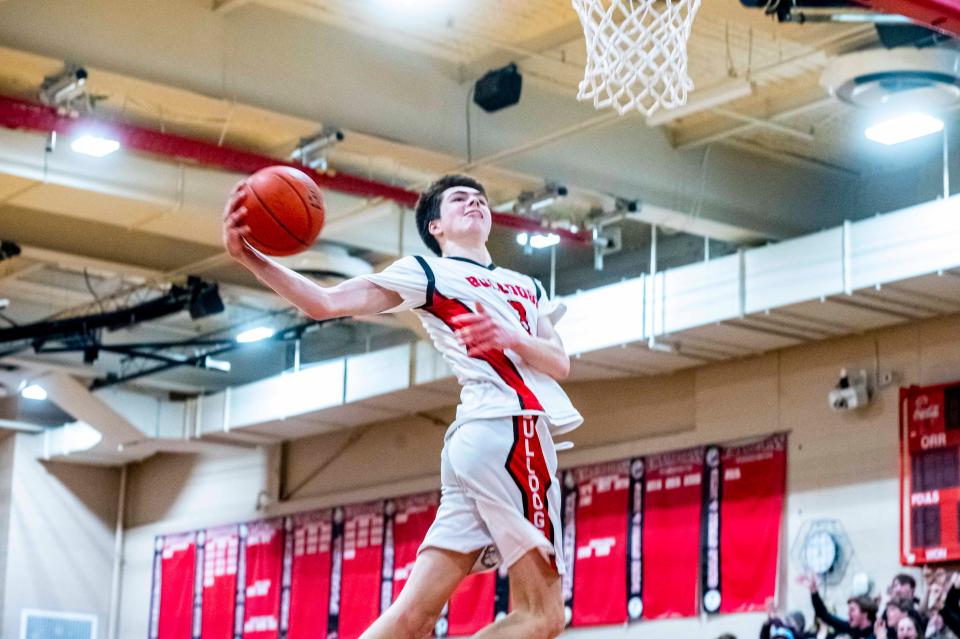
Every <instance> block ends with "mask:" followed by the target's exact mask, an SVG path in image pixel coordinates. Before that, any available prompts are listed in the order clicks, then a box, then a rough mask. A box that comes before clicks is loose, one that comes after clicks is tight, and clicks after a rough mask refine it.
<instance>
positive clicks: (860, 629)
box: [800, 575, 877, 639]
mask: <svg viewBox="0 0 960 639" xmlns="http://www.w3.org/2000/svg"><path fill="white" fill-rule="evenodd" d="M800 583H801V584H802V585H804V586H806V587H807V588H809V589H810V602H811V603H812V604H813V613H814V615H816V617H817V619H819V620H820V621H822V622H823V623H825V624H827V625H828V626H830V627H831V628H833V630H834V635H835V636H843V635H846V636H848V637H850V639H874V624H875V623H876V620H877V604H876V602H875V601H874V600H873V599H871V598H870V597H867V596H863V595H861V596H859V597H850V598H849V599H847V619H841V618H840V617H837V616H835V615H832V614H830V611H829V610H827V606H826V605H825V604H824V603H823V599H821V598H820V593H819V588H818V586H817V579H816V577H814V576H813V575H805V576H803V577H801V578H800Z"/></svg>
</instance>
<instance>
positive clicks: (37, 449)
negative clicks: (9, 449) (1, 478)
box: [0, 434, 120, 639]
mask: <svg viewBox="0 0 960 639" xmlns="http://www.w3.org/2000/svg"><path fill="white" fill-rule="evenodd" d="M11 442H12V443H13V448H14V451H13V466H12V481H11V490H10V495H11V499H10V510H9V513H10V517H9V536H8V545H7V570H6V588H5V601H4V604H3V616H2V629H0V636H2V637H3V639H16V638H18V637H19V636H20V635H19V632H20V614H21V610H22V609H24V608H37V609H42V610H54V611H62V612H80V613H86V614H93V615H96V616H97V620H98V621H97V635H98V637H100V638H101V639H102V638H104V637H106V636H107V627H108V617H109V611H110V580H111V576H112V573H113V560H114V530H115V526H116V517H117V497H118V494H119V478H120V472H119V471H118V470H117V469H115V468H102V467H96V466H81V465H74V464H47V463H43V462H40V461H38V459H37V457H38V456H39V455H40V454H41V452H42V449H41V445H42V443H43V439H42V438H40V437H38V436H35V435H28V434H17V435H15V436H13V437H10V438H8V439H6V440H4V441H3V442H0V446H2V445H3V444H9V443H11Z"/></svg>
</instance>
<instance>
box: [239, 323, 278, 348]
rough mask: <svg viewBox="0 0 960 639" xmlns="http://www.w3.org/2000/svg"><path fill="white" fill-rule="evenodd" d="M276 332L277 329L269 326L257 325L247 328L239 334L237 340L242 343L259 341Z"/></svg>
mask: <svg viewBox="0 0 960 639" xmlns="http://www.w3.org/2000/svg"><path fill="white" fill-rule="evenodd" d="M275 332H276V331H274V330H273V329H272V328H270V327H268V326H257V327H256V328H251V329H248V330H245V331H243V332H242V333H240V334H239V335H237V342H239V343H240V344H249V343H251V342H259V341H260V340H264V339H270V338H271V337H273V334H274V333H275Z"/></svg>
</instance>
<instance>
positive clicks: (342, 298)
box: [223, 176, 582, 639]
mask: <svg viewBox="0 0 960 639" xmlns="http://www.w3.org/2000/svg"><path fill="white" fill-rule="evenodd" d="M244 188H245V187H244V185H243V182H241V183H240V184H238V185H237V188H236V189H235V191H234V194H233V196H232V198H231V199H230V201H229V202H228V204H227V207H226V210H225V212H224V231H223V242H224V245H225V247H226V249H227V251H228V252H229V254H230V255H231V257H233V258H234V259H235V260H236V261H238V262H240V264H242V265H243V266H245V267H246V268H248V269H249V270H250V271H252V272H253V274H254V275H256V276H257V277H258V278H259V279H260V280H261V281H262V282H263V283H265V284H266V285H267V286H269V287H271V288H272V289H273V290H275V291H276V292H277V293H278V294H280V295H281V296H283V297H284V298H285V299H286V300H288V301H289V302H290V303H292V304H294V305H295V306H297V307H298V308H299V309H300V310H302V311H303V312H304V313H305V314H306V315H308V316H309V317H311V318H314V319H317V320H323V319H330V318H334V317H344V316H354V315H368V314H373V313H385V312H390V313H394V312H399V311H404V310H413V311H414V313H416V315H417V316H418V317H419V318H420V320H421V321H422V322H423V325H424V327H425V328H426V330H427V332H428V333H429V334H430V336H431V338H432V339H433V342H434V344H435V345H436V347H437V348H438V349H439V350H440V352H441V353H442V354H443V356H444V358H445V359H446V361H447V362H448V363H449V364H450V366H451V368H452V369H453V370H454V372H455V373H456V375H457V379H458V380H459V382H460V384H461V385H462V391H461V397H460V399H461V403H460V406H459V407H458V409H457V417H456V420H455V421H454V422H453V424H452V425H451V426H450V428H449V429H448V431H447V434H446V436H445V441H444V447H443V452H442V454H441V469H440V478H441V488H442V491H441V499H440V506H439V508H438V511H437V517H436V520H435V521H434V523H433V525H432V526H431V527H430V530H429V531H428V532H427V535H426V539H425V540H424V542H423V544H422V546H421V547H420V549H419V552H418V555H417V559H416V562H415V564H414V568H413V571H412V573H411V575H410V579H409V580H408V581H407V583H406V585H405V587H404V589H403V591H402V592H401V593H400V596H399V597H398V598H397V601H396V602H394V604H393V605H392V606H391V607H390V608H389V609H388V610H387V611H386V612H385V613H384V614H383V615H382V616H381V617H380V618H379V619H378V620H377V621H376V622H374V624H373V625H372V626H371V627H370V628H368V629H367V631H366V632H365V633H364V634H363V635H362V638H361V639H422V638H423V637H427V636H429V635H430V634H431V632H432V630H433V628H434V624H435V622H436V620H437V618H438V616H439V615H440V613H441V611H442V609H443V606H444V604H445V603H446V602H447V601H448V600H449V599H450V596H451V595H452V594H453V591H454V589H455V588H456V587H457V585H458V584H459V583H460V581H461V580H462V579H463V578H464V577H466V576H467V575H468V574H470V573H471V572H475V571H482V570H490V569H492V568H494V567H495V566H496V565H497V564H498V563H499V562H500V561H502V562H503V563H504V564H505V565H506V566H507V568H508V573H509V577H510V594H511V598H512V604H513V605H512V612H510V614H508V615H507V616H506V617H504V618H502V619H500V620H499V621H497V622H495V623H494V624H492V625H490V626H488V627H487V628H485V629H484V630H482V631H481V632H479V633H478V634H476V635H474V636H475V637H477V638H482V639H495V638H504V639H506V638H509V639H520V638H522V639H541V638H542V639H548V638H550V637H555V636H557V635H558V634H560V633H561V632H562V631H563V627H564V613H563V602H562V595H561V590H560V575H562V574H563V573H564V564H563V554H562V546H561V533H560V486H559V483H558V482H557V480H556V471H557V458H556V452H555V449H554V445H553V437H552V436H553V435H555V434H558V433H561V432H567V431H569V430H572V429H574V428H576V427H577V426H579V425H580V423H581V421H582V418H581V417H580V414H579V413H578V412H577V411H576V410H575V409H574V407H573V406H572V405H571V403H570V401H569V399H568V398H567V396H566V394H564V392H563V390H561V388H560V386H559V384H557V382H556V381H555V380H562V379H564V378H565V377H566V376H567V374H568V373H569V369H570V360H569V358H568V357H567V355H566V353H565V351H564V349H563V345H562V344H561V342H560V338H559V336H558V335H557V333H556V331H555V330H554V327H553V323H552V320H551V312H552V311H553V307H552V305H551V303H550V302H549V301H548V300H547V298H546V296H545V295H544V292H543V287H542V286H541V285H540V283H539V282H538V281H536V280H534V279H533V278H531V277H528V276H525V275H521V274H519V273H516V272H514V271H510V270H507V269H504V268H500V267H497V266H495V265H494V264H493V263H492V262H491V259H490V254H489V253H488V252H487V247H486V242H487V238H488V236H489V235H490V225H491V214H490V207H489V205H488V204H487V198H486V194H485V192H484V189H483V186H482V185H481V184H479V183H478V182H476V181H475V180H473V179H471V178H469V177H465V176H446V177H444V178H441V179H440V180H438V181H437V182H435V183H434V184H432V185H431V186H430V187H429V188H428V189H427V190H426V191H425V192H423V193H422V194H421V196H420V199H419V201H418V203H417V210H416V219H417V227H418V229H419V232H420V235H421V237H422V238H423V240H424V243H426V245H427V246H428V247H429V248H430V249H431V250H432V251H433V252H434V253H435V254H436V256H428V257H421V256H411V257H404V258H401V259H400V260H398V261H396V262H394V263H393V264H392V265H391V266H389V267H388V268H387V269H386V270H384V271H383V272H381V273H378V274H375V275H365V276H362V277H357V278H353V279H350V280H347V281H345V282H343V283H341V284H338V285H337V286H333V287H328V288H324V287H321V286H319V285H317V284H315V283H314V282H312V281H310V280H308V279H307V278H305V277H302V276H301V275H299V274H297V273H295V272H293V271H291V270H289V269H287V268H285V267H283V266H281V265H279V264H277V263H276V262H274V261H272V260H270V259H269V258H267V257H265V256H264V255H262V254H260V253H259V252H257V251H256V250H254V249H253V248H252V247H250V245H249V244H247V243H246V242H245V241H244V239H243V234H244V233H245V232H248V231H249V227H247V226H245V225H244V214H245V209H244V208H243V206H242V204H241V203H242V197H241V196H242V194H243V190H244Z"/></svg>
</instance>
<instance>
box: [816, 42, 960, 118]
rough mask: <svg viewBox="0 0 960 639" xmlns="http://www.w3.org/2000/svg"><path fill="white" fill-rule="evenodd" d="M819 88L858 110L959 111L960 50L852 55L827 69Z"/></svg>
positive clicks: (901, 50)
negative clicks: (956, 109)
mask: <svg viewBox="0 0 960 639" xmlns="http://www.w3.org/2000/svg"><path fill="white" fill-rule="evenodd" d="M820 84H821V85H823V87H824V88H825V89H826V90H827V91H829V92H830V95H832V96H834V97H836V98H838V99H839V100H841V101H843V102H846V103H847V104H851V105H853V106H855V107H859V108H862V109H870V110H888V111H902V110H911V111H916V110H922V111H945V110H948V109H953V108H955V107H957V106H960V51H953V50H950V49H914V48H907V47H904V48H898V49H889V50H886V49H877V50H872V51H860V52H857V53H850V54H847V55H842V56H839V57H837V58H835V59H834V60H833V61H832V62H831V63H830V64H829V66H827V68H826V70H825V71H824V72H823V75H822V76H821V78H820Z"/></svg>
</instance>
